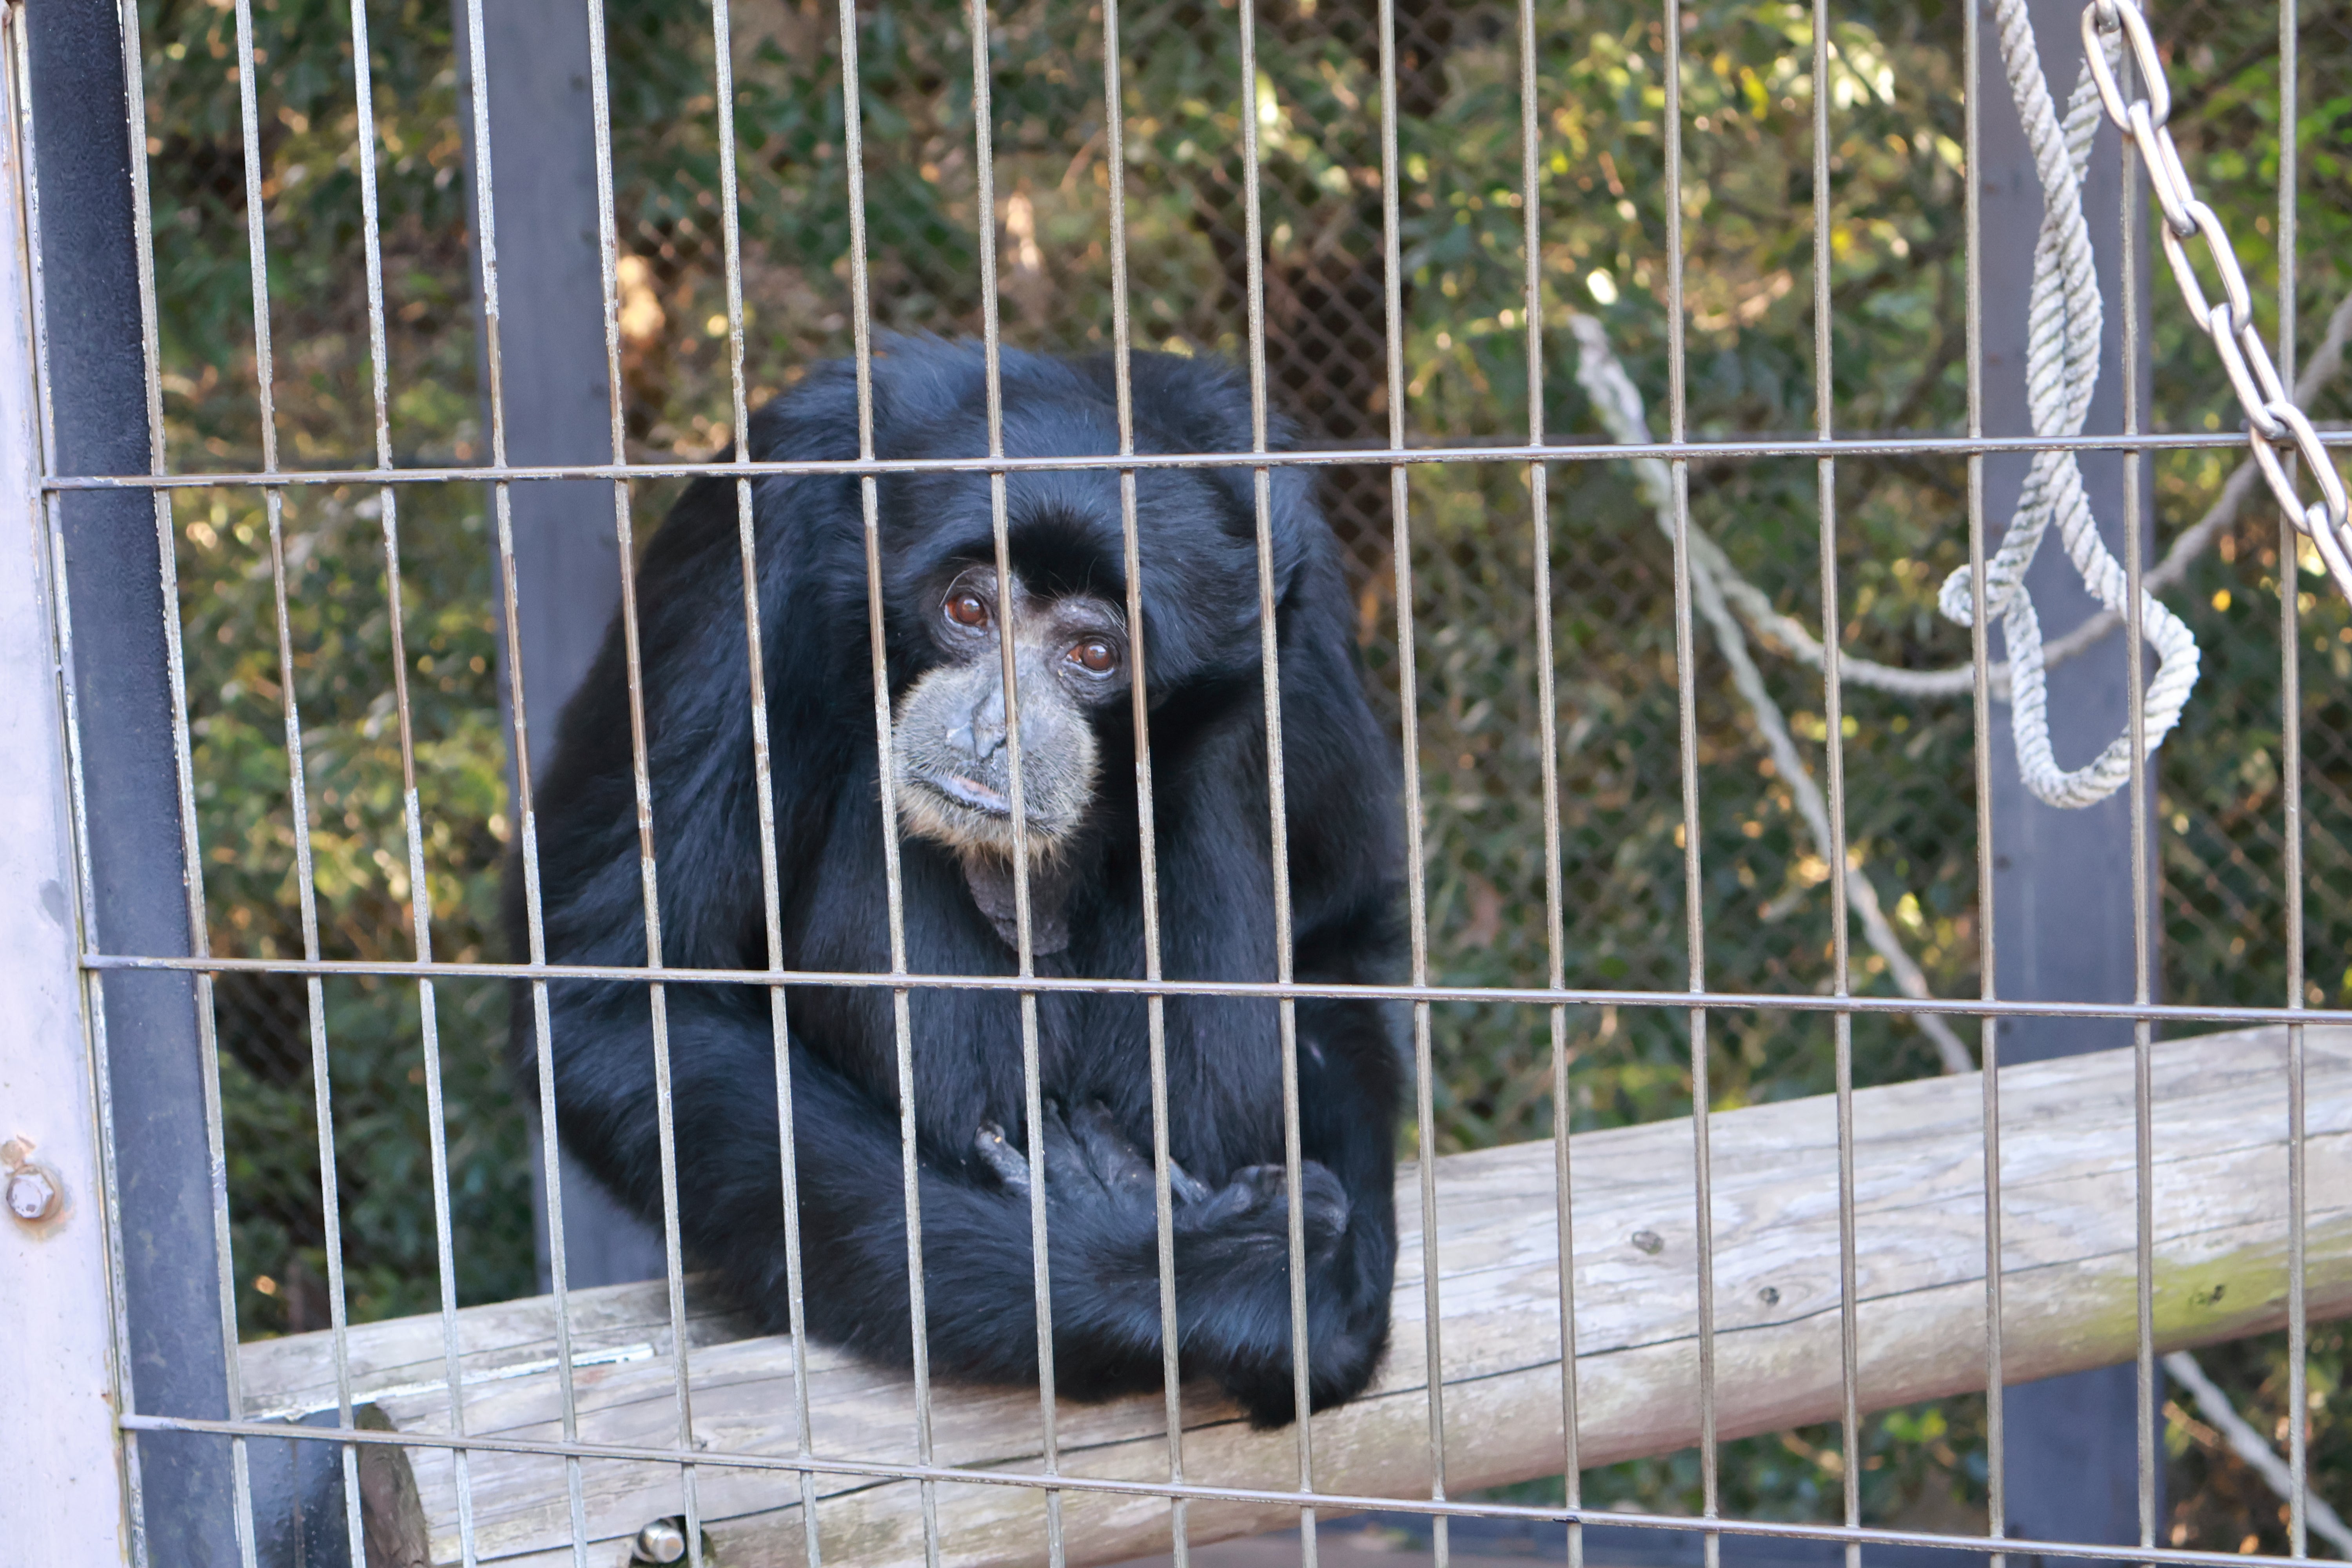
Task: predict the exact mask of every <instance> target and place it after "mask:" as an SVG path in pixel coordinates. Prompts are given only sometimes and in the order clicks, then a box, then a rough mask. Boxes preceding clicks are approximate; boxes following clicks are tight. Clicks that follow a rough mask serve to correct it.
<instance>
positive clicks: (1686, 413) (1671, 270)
mask: <svg viewBox="0 0 2352 1568" xmlns="http://www.w3.org/2000/svg"><path fill="white" fill-rule="evenodd" d="M1664 37H1665V42H1664V48H1663V49H1662V50H1661V51H1660V52H1661V54H1662V55H1663V56H1664V61H1663V66H1662V68H1663V70H1664V74H1665V88H1666V103H1665V120H1666V148H1665V159H1666V171H1665V173H1666V398H1667V407H1666V423H1667V431H1668V434H1667V439H1669V440H1672V441H1682V440H1685V439H1686V438H1687V437H1688V434H1689V428H1690V387H1689V379H1688V367H1687V366H1686V365H1685V363H1684V362H1685V356H1686V350H1685V341H1684V340H1685V331H1686V328H1685V321H1684V319H1683V88H1682V4H1681V0H1665V6H1664ZM1669 471H1670V473H1671V474H1672V476H1673V480H1674V521H1675V706H1676V709H1677V711H1678V715H1679V718H1680V738H1681V750H1682V797H1683V905H1684V908H1683V938H1684V942H1685V944H1686V945H1687V947H1688V950H1689V959H1690V988H1691V989H1692V990H1693V991H1702V992H1703V991H1705V990H1706V910H1705V907H1704V905H1703V903H1702V900H1703V899H1704V897H1705V891H1706V889H1705V887H1704V885H1703V883H1702V881H1701V878H1700V872H1699V810H1698V675H1697V669H1696V664H1695V659H1696V652H1695V650H1694V648H1693V646H1692V637H1691V559H1690V463H1689V461H1688V460H1687V459H1686V458H1675V459H1674V461H1673V463H1672V464H1671V465H1669ZM1706 1024H1707V1018H1706V1008H1704V1007H1694V1008H1692V1009H1691V1012H1690V1064H1691V1174H1692V1178H1693V1188H1694V1199H1695V1206H1696V1214H1695V1215H1694V1216H1693V1217H1694V1219H1695V1221H1696V1227H1697V1237H1698V1431H1699V1439H1698V1473H1699V1499H1700V1509H1699V1511H1700V1515H1701V1517H1702V1518H1705V1519H1710V1520H1712V1519H1716V1518H1717V1517H1719V1516H1720V1504H1721V1484H1720V1481H1721V1478H1720V1471H1719V1466H1720V1463H1721V1456H1719V1455H1718V1454H1717V1452H1716V1436H1715V1434H1716V1419H1715V1416H1716V1411H1715V1184H1714V1172H1713V1168H1712V1155H1711V1151H1710V1149H1709V1147H1708V1125H1707V1122H1708V1108H1707V1100H1708V1092H1709V1091H1708V1088H1707V1059H1706V1058H1707V1045H1706ZM1722 1552H1723V1537H1722V1536H1721V1535H1720V1534H1718V1533H1717V1532H1716V1531H1707V1532H1706V1537H1705V1547H1704V1553H1705V1561H1706V1568H1717V1564H1718V1563H1720V1562H1721V1561H1722Z"/></svg>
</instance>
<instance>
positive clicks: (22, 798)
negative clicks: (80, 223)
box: [0, 11, 129, 1564]
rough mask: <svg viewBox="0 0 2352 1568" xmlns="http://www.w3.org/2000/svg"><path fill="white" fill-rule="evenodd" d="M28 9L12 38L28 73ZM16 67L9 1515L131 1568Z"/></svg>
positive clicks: (7, 626)
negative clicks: (17, 1420) (24, 27)
mask: <svg viewBox="0 0 2352 1568" xmlns="http://www.w3.org/2000/svg"><path fill="white" fill-rule="evenodd" d="M22 16H23V13H22V12H14V11H12V12H10V13H9V14H8V16H7V18H6V21H7V27H6V32H5V35H0V62H13V61H14V59H15V37H14V35H15V31H16V27H17V26H20V25H21V18H22ZM16 107H17V105H16V83H15V80H14V76H13V72H11V71H9V70H7V69H5V68H0V755H5V756H6V757H8V758H9V759H10V766H9V768H8V769H7V771H6V772H5V774H0V821H5V822H6V823H7V824H8V825H9V829H8V832H7V833H6V834H5V835H0V887H5V888H7V889H11V890H12V892H13V893H14V894H15V895H16V896H14V897H11V898H7V899H5V900H0V1016H5V1017H6V1018H7V1019H8V1020H9V1025H10V1035H11V1037H10V1039H9V1041H8V1045H7V1048H6V1049H5V1051H0V1105H5V1107H7V1110H6V1111H5V1122H0V1184H5V1196H6V1200H7V1209H8V1212H7V1215H5V1218H0V1226H5V1231H0V1294H5V1297H6V1299H7V1300H9V1302H10V1303H11V1304H12V1305H11V1310H10V1316H9V1332H8V1335H7V1348H6V1350H5V1351H0V1409H5V1410H13V1411H18V1412H23V1413H25V1415H26V1418H27V1420H28V1421H37V1423H38V1426H39V1431H40V1437H39V1440H38V1441H37V1442H26V1443H21V1444H18V1445H16V1448H15V1451H14V1452H13V1453H12V1454H11V1455H10V1458H9V1462H8V1463H7V1464H6V1465H4V1466H0V1520H5V1521H8V1525H7V1529H8V1533H9V1536H10V1539H11V1541H12V1542H14V1548H15V1550H16V1551H17V1552H22V1553H24V1554H25V1555H26V1558H27V1560H28V1561H33V1562H42V1563H94V1564H96V1563H124V1562H126V1561H128V1555H127V1549H128V1546H129V1532H128V1531H126V1530H125V1529H124V1515H123V1497H124V1493H123V1487H122V1481H123V1471H122V1464H121V1448H120V1447H119V1445H118V1442H117V1438H116V1434H115V1428H114V1411H115V1408H116V1405H115V1401H116V1388H115V1382H114V1363H113V1348H114V1347H113V1343H112V1338H113V1332H112V1331H113V1328H114V1310H113V1303H112V1297H111V1295H110V1292H109V1290H108V1289H107V1272H106V1225H105V1220H106V1205H105V1201H104V1197H103V1194H102V1191H101V1188H100V1174H99V1157H98V1146H99V1140H98V1121H97V1114H96V1112H97V1096H96V1093H95V1089H96V1086H95V1084H94V1083H93V1082H92V1081H91V1076H90V1058H89V1041H88V1037H87V1036H86V1034H85V1033H84V1029H83V1019H82V1011H81V984H80V975H79V970H78V969H77V967H76V962H75V961H76V953H75V951H74V950H75V945H76V943H75V933H76V921H75V915H74V904H75V901H76V900H75V898H74V895H73V892H72V889H73V888H74V885H75V882H76V878H75V875H74V869H73V858H72V844H71V841H70V837H69V836H68V822H69V821H70V820H71V817H70V814H69V809H68V795H67V784H66V758H65V746H64V729H63V724H62V720H63V713H62V711H61V710H60V705H59V701H58V698H59V690H58V661H57V640H56V637H55V635H54V632H53V629H52V626H51V623H50V619H49V612H50V605H49V594H50V590H51V584H50V581H49V571H48V565H49V551H48V528H47V519H46V517H45V516H44V513H43V510H42V496H41V483H40V481H41V461H40V439H39V430H40V416H39V409H38V405H37V388H36V385H35V382H34V376H33V333H32V320H31V314H30V311H31V304H32V300H31V295H30V293H29V292H28V279H27V278H26V269H25V262H26V250H25V238H26V231H25V223H24V212H23V210H22V207H21V205H20V203H19V200H18V196H19V193H20V191H21V189H22V185H21V179H22V176H23V174H24V167H23V162H22V158H21V150H20V149H19V147H18V146H17V144H16V137H15V135H14V129H15V126H16Z"/></svg>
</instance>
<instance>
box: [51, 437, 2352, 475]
mask: <svg viewBox="0 0 2352 1568" xmlns="http://www.w3.org/2000/svg"><path fill="white" fill-rule="evenodd" d="M2245 439H2246V438H2245V437H2243V436H2242V435H2235V434H2226V433H2224V434H2216V433H2214V432H2211V431H2180V432H2178V433H2175V434H2171V435H2148V436H2090V435H2083V436H2065V437H2057V436H2049V437H2044V436H1981V437H1972V436H1834V437H1828V438H1827V439H1822V438H1818V437H1807V436H1773V437H1758V438H1756V439H1754V440H1740V439H1737V438H1732V439H1724V440H1706V441H1643V442H1638V443H1633V442H1628V443H1624V444H1621V445H1607V444H1600V443H1593V442H1583V441H1559V442H1550V441H1548V442H1544V443H1542V444H1540V445H1535V446H1529V445H1527V444H1525V443H1517V444H1513V443H1497V444H1493V445H1483V446H1473V445H1464V446H1453V447H1316V448H1313V449H1311V450H1307V451H1298V452H1135V453H1129V454H1127V455H1125V456H1121V455H1118V454H1116V453H1110V454H1099V453H1098V454H1095V455H1091V456H1071V457H1066V458H1013V457H1003V458H811V459H809V460H807V461H804V462H775V461H752V460H750V459H745V460H743V461H740V462H732V461H730V462H719V461H712V462H701V463H562V464H536V465H534V464H521V463H482V464H455V465H447V466H443V467H437V468H436V467H420V468H307V469H283V468H280V469H273V470H270V471H267V472H261V471H256V470H251V469H247V470H240V471H235V472H221V473H210V474H205V473H176V474H100V475H89V474H57V475H51V476H49V477H48V478H47V479H44V480H43V481H42V485H43V488H44V489H49V490H159V489H163V490H171V489H239V488H251V487H266V488H268V489H279V488H282V487H287V486H295V485H312V486H316V485H329V486H339V485H422V484H497V483H501V482H505V483H514V484H522V483H527V482H530V481H533V480H539V479H606V480H627V479H698V478H700V477H701V476H703V475H706V474H709V475H713V476H718V477H721V478H725V479H761V478H764V477H766V476H768V475H772V474H841V475H846V476H850V477H855V478H863V477H866V476H868V475H881V474H977V473H988V474H999V473H1002V474H1020V473H1068V472H1074V471H1085V470H1090V469H1091V470H1099V469H1111V470H1115V471H1118V472H1127V471H1129V470H1134V469H1144V468H1344V467H1347V466H1349V465H1351V464H1362V465H1364V466H1366V467H1382V468H1394V467H1400V466H1403V467H1411V466H1416V465H1429V464H1439V463H1529V462H1544V463H1594V462H1622V461H1623V460H1625V459H1626V458H1681V459H1684V460H1686V461H1689V462H1694V463H1705V462H1717V461H1726V460H1729V459H1732V458H1921V457H1941V458H1970V457H1980V456H1986V455H1990V454H1993V453H2000V452H2056V451H2067V452H2153V451H2166V452H2172V451H2199V450H2205V449H2210V448H2219V447H2231V448H2235V447H2242V446H2243V445H2245ZM2320 440H2321V441H2322V443H2323V444H2325V445H2326V446H2329V447H2347V448H2352V429H2327V430H2323V431H2321V432H2320Z"/></svg>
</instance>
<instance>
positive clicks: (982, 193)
mask: <svg viewBox="0 0 2352 1568" xmlns="http://www.w3.org/2000/svg"><path fill="white" fill-rule="evenodd" d="M968 15H969V16H970V18H971V123H972V142H973V148H974V162H973V168H974V172H975V175H976V179H977V184H978V191H977V193H976V194H977V195H978V203H977V205H978V206H979V208H980V215H979V216H980V320H981V353H982V382H983V384H984V385H985V388H986V396H987V405H988V455H989V456H990V457H992V458H1002V457H1003V456H1004V374H1003V369H1004V366H1003V352H1004V345H1003V333H1002V322H1001V320H1000V316H1001V311H1000V310H999V301H998V299H997V290H996V128H995V125H994V122H993V117H994V109H993V107H992V96H993V95H992V93H991V91H990V88H991V85H992V84H991V81H990V76H991V74H992V73H991V69H990V65H989V27H988V0H971V9H970V11H969V13H968ZM988 515H989V523H990V528H991V531H992V534H993V542H994V544H995V549H996V626H997V638H996V648H997V657H998V658H999V659H1000V660H1001V661H1002V664H1003V680H1004V755H1005V761H1006V773H1007V775H1008V780H1009V782H1008V785H1007V788H1006V791H1005V795H1006V797H1007V798H1006V804H1007V805H1008V806H1009V807H1010V809H1011V811H1012V816H1013V938H1014V947H1015V949H1016V950H1017V952H1018V955H1019V960H1020V973H1021V976H1022V977H1023V978H1024V979H1026V978H1028V977H1029V976H1031V975H1034V974H1035V973H1037V954H1036V947H1035V942H1034V931H1033V929H1032V927H1031V924H1030V920H1031V910H1030V900H1029V872H1030V864H1029V818H1028V807H1027V805H1026V803H1025V800H1024V796H1023V793H1022V766H1021V678H1020V669H1019V663H1020V660H1019V658H1017V657H1016V654H1015V627H1014V626H1013V617H1014V616H1015V614H1016V613H1017V612H1016V610H1015V607H1014V601H1015V599H1016V597H1017V595H1015V593H1014V591H1013V542H1012V533H1011V527H1010V521H1009V519H1008V517H1007V515H1006V511H1005V476H1004V471H1003V469H1001V468H999V469H996V470H993V471H992V472H991V473H990V474H989V476H988ZM1020 1005H1021V1084H1022V1093H1023V1098H1024V1110H1023V1115H1024V1118H1025V1120H1026V1121H1028V1124H1029V1127H1028V1134H1029V1138H1028V1142H1029V1168H1030V1170H1031V1171H1032V1172H1034V1173H1035V1175H1036V1179H1035V1180H1034V1181H1032V1182H1031V1183H1030V1184H1029V1266H1030V1287H1031V1295H1032V1298H1033V1300H1034V1307H1035V1311H1036V1318H1035V1327H1036V1332H1037V1403H1038V1409H1039V1415H1040V1419H1041V1422H1042V1426H1043V1442H1044V1448H1043V1452H1042V1455H1041V1466H1040V1468H1042V1469H1043V1470H1044V1471H1045V1474H1047V1475H1049V1476H1050V1475H1053V1474H1054V1473H1055V1471H1056V1470H1058V1469H1059V1468H1060V1467H1061V1462H1062V1460H1061V1439H1060V1436H1059V1433H1058V1432H1057V1430H1056V1427H1057V1426H1058V1421H1057V1418H1056V1412H1055V1392H1054V1292H1053V1281H1052V1274H1051V1268H1050V1257H1049V1254H1048V1252H1047V1250H1046V1237H1045V1183H1046V1180H1047V1176H1046V1173H1045V1083H1044V1078H1043V1071H1042V1068H1041V1066H1040V1063H1039V1060H1038V1047H1037V994H1036V993H1035V992H1034V991H1024V992H1023V993H1022V994H1021V1003H1020ZM1045 1558H1046V1561H1047V1562H1048V1563H1050V1564H1052V1568H1061V1564H1062V1494H1061V1492H1060V1491H1058V1490H1056V1489H1050V1488H1049V1489H1047V1490H1046V1493H1045Z"/></svg>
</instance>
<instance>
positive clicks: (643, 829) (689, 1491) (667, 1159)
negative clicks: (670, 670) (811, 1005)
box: [467, 0, 702, 1568]
mask: <svg viewBox="0 0 2352 1568" xmlns="http://www.w3.org/2000/svg"><path fill="white" fill-rule="evenodd" d="M480 3H481V0H467V4H468V5H469V7H471V8H474V9H477V10H478V8H479V5H480ZM597 30H598V32H599V33H601V31H602V18H601V17H599V19H598V23H597ZM598 41H599V42H601V41H602V40H601V38H599V39H598ZM599 52H601V51H599ZM598 74H599V80H600V85H599V86H598V87H597V88H596V89H594V90H595V91H597V92H598V93H599V95H600V99H599V107H600V108H601V107H603V103H602V99H601V94H602V92H603V90H604V89H603V87H602V85H601V79H602V73H601V72H600V73H598ZM596 129H597V138H596V158H597V171H596V172H597V187H596V222H597V239H598V242H599V253H600V254H599V260H598V271H599V274H600V276H601V281H602V283H603V286H604V375H605V386H606V388H607V406H608V414H609V417H610V420H611V439H612V460H613V462H614V463H615V464H622V463H625V462H627V461H628V426H627V422H626V419H625V410H624V408H623V406H622V395H621V302H620V285H619V279H618V268H619V255H618V252H619V241H618V237H617V235H616V233H615V230H614V216H613V185H612V179H611V174H612V144H611V122H610V120H609V118H607V117H605V116H600V117H599V118H598V121H597V126H596ZM613 540H614V546H615V548H616V549H617V551H618V552H619V556H620V562H621V647H622V655H623V666H624V668H625V670H626V672H627V677H628V693H629V765H630V774H631V781H632V785H633V794H634V796H635V805H636V817H637V888H638V892H639V897H640V899H641V900H642V906H643V909H644V911H645V922H646V970H647V971H648V972H651V973H659V972H660V971H661V969H662V967H663V963H662V931H661V876H660V867H659V864H658V861H657V859H656V854H655V848H654V792H653V774H652V768H651V761H650V756H649V751H648V743H647V740H646V683H645V659H644V649H643V645H642V640H641V637H640V623H639V617H638V613H637V569H636V560H637V552H636V537H635V527H634V519H633V516H632V512H631V508H630V496H629V481H628V480H627V479H614V481H613ZM646 1003H647V1011H648V1015H649V1017H650V1020H651V1023H652V1033H653V1050H654V1125H655V1130H656V1135H657V1137H658V1139H659V1142H660V1146H661V1194H662V1278H663V1283H664V1286H665V1287H666V1289H667V1295H668V1302H669V1324H670V1374H671V1388H672V1397H673V1398H674V1400H675V1401H676V1404H677V1443H678V1447H680V1448H682V1449H684V1450H686V1451H687V1452H689V1453H691V1452H692V1451H693V1449H694V1447H695V1442H694V1386H693V1382H692V1379H691V1376H690V1373H689V1368H688V1348H687V1331H686V1271H685V1242H684V1240H683V1238H682V1237H680V1235H679V1229H678V1192H677V1108H676V1106H675V1104H674V1103H673V1100H672V1087H673V1085H672V1079H671V1070H670V1055H669V994H668V990H667V987H665V986H664V985H663V984H661V983H660V982H659V981H658V980H656V981H653V982H651V983H649V984H647V985H646ZM695 1481H696V1471H695V1467H694V1466H692V1465H690V1464H681V1465H679V1466H678V1485H679V1489H680V1490H681V1491H682V1492H683V1494H684V1504H685V1508H684V1512H685V1516H686V1552H687V1560H688V1563H692V1564H693V1568H702V1511H701V1508H700V1506H699V1502H698V1497H697V1488H696V1485H695Z"/></svg>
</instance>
